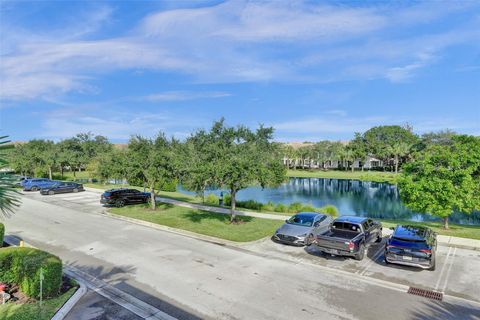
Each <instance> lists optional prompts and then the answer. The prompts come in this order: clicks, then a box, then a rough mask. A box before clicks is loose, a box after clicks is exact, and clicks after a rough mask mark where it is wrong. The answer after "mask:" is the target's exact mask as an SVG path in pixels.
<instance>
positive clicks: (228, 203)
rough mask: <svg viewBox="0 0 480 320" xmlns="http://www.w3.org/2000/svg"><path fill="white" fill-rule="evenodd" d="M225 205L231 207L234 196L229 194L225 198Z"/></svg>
mask: <svg viewBox="0 0 480 320" xmlns="http://www.w3.org/2000/svg"><path fill="white" fill-rule="evenodd" d="M223 204H224V205H225V206H231V205H232V196H231V195H229V194H228V193H227V194H225V195H224V196H223Z"/></svg>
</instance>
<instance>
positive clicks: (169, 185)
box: [158, 179, 178, 192]
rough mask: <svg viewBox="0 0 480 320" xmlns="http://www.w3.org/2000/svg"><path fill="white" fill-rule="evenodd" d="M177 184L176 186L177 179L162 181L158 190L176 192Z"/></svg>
mask: <svg viewBox="0 0 480 320" xmlns="http://www.w3.org/2000/svg"><path fill="white" fill-rule="evenodd" d="M177 184H178V180H177V179H173V180H170V181H164V182H162V183H160V184H159V186H158V189H160V190H161V191H167V192H175V191H177Z"/></svg>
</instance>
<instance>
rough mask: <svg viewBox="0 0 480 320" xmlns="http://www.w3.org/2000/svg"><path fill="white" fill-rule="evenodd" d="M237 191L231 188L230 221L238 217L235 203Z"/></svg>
mask: <svg viewBox="0 0 480 320" xmlns="http://www.w3.org/2000/svg"><path fill="white" fill-rule="evenodd" d="M236 193H237V192H236V191H235V190H232V189H231V190H230V196H231V202H232V203H231V206H230V222H234V221H235V219H236V215H235V205H236V201H237V200H236V199H235V196H236Z"/></svg>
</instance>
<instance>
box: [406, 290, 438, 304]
mask: <svg viewBox="0 0 480 320" xmlns="http://www.w3.org/2000/svg"><path fill="white" fill-rule="evenodd" d="M408 293H410V294H414V295H416V296H421V297H425V298H429V299H435V300H439V301H442V299H443V293H441V292H436V291H432V290H425V289H420V288H414V287H410V288H408Z"/></svg>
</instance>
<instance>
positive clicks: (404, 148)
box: [388, 142, 412, 173]
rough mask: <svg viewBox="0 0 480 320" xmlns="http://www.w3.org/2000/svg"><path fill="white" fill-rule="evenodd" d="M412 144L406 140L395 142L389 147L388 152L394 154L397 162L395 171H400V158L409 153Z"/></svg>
mask: <svg viewBox="0 0 480 320" xmlns="http://www.w3.org/2000/svg"><path fill="white" fill-rule="evenodd" d="M411 148H412V146H411V145H410V144H408V143H405V142H398V143H395V144H393V145H391V146H389V148H388V152H389V153H390V154H391V155H393V159H394V162H395V173H398V165H399V163H400V158H402V157H404V156H406V155H408V154H409V153H410V149H411Z"/></svg>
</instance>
